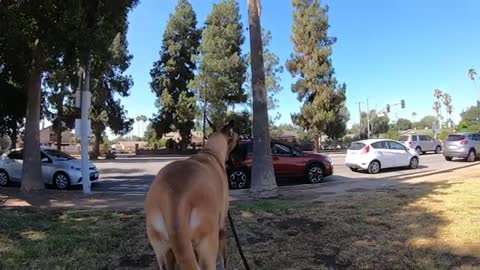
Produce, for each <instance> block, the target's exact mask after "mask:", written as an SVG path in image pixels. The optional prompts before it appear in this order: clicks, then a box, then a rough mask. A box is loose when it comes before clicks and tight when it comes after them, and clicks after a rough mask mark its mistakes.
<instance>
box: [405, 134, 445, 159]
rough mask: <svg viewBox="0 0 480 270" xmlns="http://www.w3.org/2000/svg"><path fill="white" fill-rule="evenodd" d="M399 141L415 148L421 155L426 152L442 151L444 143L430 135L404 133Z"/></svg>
mask: <svg viewBox="0 0 480 270" xmlns="http://www.w3.org/2000/svg"><path fill="white" fill-rule="evenodd" d="M399 141H400V142H402V143H403V144H404V145H405V146H406V147H409V148H412V149H415V151H417V153H418V154H419V155H421V154H425V153H426V152H434V153H436V154H440V153H442V143H441V142H440V141H439V140H436V139H434V138H432V137H430V136H428V135H420V134H403V135H401V136H400V139H399Z"/></svg>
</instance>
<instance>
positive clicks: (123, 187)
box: [92, 153, 480, 193]
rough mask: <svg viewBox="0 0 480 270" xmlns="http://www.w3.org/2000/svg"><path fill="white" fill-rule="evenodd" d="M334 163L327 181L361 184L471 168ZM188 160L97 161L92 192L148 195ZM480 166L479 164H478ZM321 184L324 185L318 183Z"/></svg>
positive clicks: (429, 161)
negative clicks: (361, 168) (162, 174)
mask: <svg viewBox="0 0 480 270" xmlns="http://www.w3.org/2000/svg"><path fill="white" fill-rule="evenodd" d="M329 156H330V157H331V159H332V161H333V163H334V175H333V176H330V177H327V178H325V182H347V181H360V180H362V179H392V180H394V179H395V178H398V177H405V176H410V177H415V175H424V174H435V173H441V172H443V171H448V170H450V169H456V168H460V167H464V166H468V165H472V164H469V163H467V162H464V161H462V160H458V161H456V160H454V161H452V162H447V161H445V160H444V158H443V155H441V154H427V155H422V156H420V166H419V168H418V169H415V170H410V169H392V170H386V171H382V172H380V173H379V174H376V175H369V174H367V173H363V172H352V171H350V169H349V168H347V167H346V166H345V164H344V159H345V155H344V154H336V153H333V154H329ZM184 158H185V157H155V158H151V157H149V158H147V157H144V158H142V157H130V158H117V159H115V160H98V161H96V162H95V164H96V165H97V167H98V168H99V170H100V180H99V181H98V182H97V183H95V184H94V185H93V187H92V191H99V192H113V193H115V192H121V193H124V192H127V193H145V192H146V191H147V190H148V188H149V186H150V184H151V183H152V181H153V179H154V177H155V175H156V174H157V172H158V171H159V170H160V169H161V168H162V167H163V166H165V165H166V164H168V163H169V162H172V161H174V160H179V159H184ZM475 163H476V164H479V163H480V162H478V161H477V162H475ZM297 183H298V184H304V183H303V182H301V180H299V179H292V180H291V181H290V180H289V181H287V182H284V181H282V182H280V183H279V184H280V185H294V184H297ZM317 185H321V183H319V184H317Z"/></svg>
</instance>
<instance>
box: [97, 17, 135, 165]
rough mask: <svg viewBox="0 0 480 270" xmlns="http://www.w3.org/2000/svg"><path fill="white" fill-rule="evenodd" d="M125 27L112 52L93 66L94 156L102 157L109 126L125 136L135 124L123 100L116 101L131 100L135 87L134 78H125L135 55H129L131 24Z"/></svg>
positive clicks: (101, 56) (115, 132)
mask: <svg viewBox="0 0 480 270" xmlns="http://www.w3.org/2000/svg"><path fill="white" fill-rule="evenodd" d="M123 27H124V28H123V29H119V30H120V32H119V33H117V35H116V36H115V38H114V39H113V41H112V43H111V45H110V47H109V50H108V52H109V53H108V54H102V55H98V56H96V57H95V58H93V59H94V63H95V64H94V65H93V66H92V84H91V85H92V102H91V107H90V119H91V122H92V132H93V135H94V136H95V142H94V148H93V153H94V157H98V155H99V154H100V144H101V143H102V142H103V138H104V136H103V134H104V132H105V130H106V128H107V127H109V128H110V129H111V130H112V131H113V133H114V134H116V135H124V134H126V133H128V132H129V131H130V130H131V128H132V125H133V119H131V118H127V116H126V115H127V111H126V110H125V108H124V107H123V105H121V102H120V99H115V94H118V95H119V96H121V97H128V96H129V95H130V89H131V87H132V85H133V81H132V78H131V77H130V76H128V75H124V72H125V71H126V70H127V68H128V67H129V65H130V61H131V59H132V55H130V54H129V52H128V43H127V40H126V33H127V25H126V24H123Z"/></svg>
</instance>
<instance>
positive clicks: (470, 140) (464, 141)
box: [443, 132, 480, 162]
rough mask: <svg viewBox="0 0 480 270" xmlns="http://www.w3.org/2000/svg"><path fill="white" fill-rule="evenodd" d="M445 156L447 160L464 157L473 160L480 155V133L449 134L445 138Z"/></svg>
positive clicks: (469, 160)
mask: <svg viewBox="0 0 480 270" xmlns="http://www.w3.org/2000/svg"><path fill="white" fill-rule="evenodd" d="M444 145H445V149H444V150H443V156H444V157H445V159H446V160H447V161H451V160H452V159H453V158H464V159H466V160H467V161H468V162H473V161H475V159H477V158H479V157H480V133H477V132H463V133H455V134H450V135H448V137H447V139H446V140H445V144H444Z"/></svg>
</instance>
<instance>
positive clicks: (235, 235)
mask: <svg viewBox="0 0 480 270" xmlns="http://www.w3.org/2000/svg"><path fill="white" fill-rule="evenodd" d="M228 222H230V227H231V228H232V232H233V237H234V238H235V242H236V244H237V248H238V252H239V253H240V257H241V258H242V262H243V265H244V266H245V269H246V270H250V266H248V262H247V258H245V254H243V250H242V246H241V245H240V240H238V234H237V230H235V225H234V224H233V219H232V216H231V215H230V211H228Z"/></svg>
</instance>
